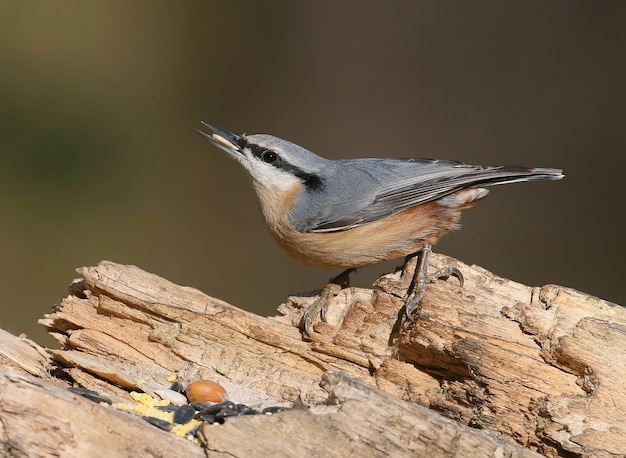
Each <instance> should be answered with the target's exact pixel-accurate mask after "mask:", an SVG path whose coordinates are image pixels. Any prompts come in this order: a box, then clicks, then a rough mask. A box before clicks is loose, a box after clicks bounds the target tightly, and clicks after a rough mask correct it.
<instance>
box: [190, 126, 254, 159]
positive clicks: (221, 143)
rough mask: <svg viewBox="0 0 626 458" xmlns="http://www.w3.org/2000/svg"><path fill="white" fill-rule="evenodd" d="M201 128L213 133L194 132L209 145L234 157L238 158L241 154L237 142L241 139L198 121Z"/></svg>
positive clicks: (219, 128)
mask: <svg viewBox="0 0 626 458" xmlns="http://www.w3.org/2000/svg"><path fill="white" fill-rule="evenodd" d="M200 122H201V123H202V125H203V126H205V127H208V128H209V129H211V130H212V131H213V133H211V134H207V133H206V132H202V131H201V130H196V132H198V133H199V134H200V135H202V136H204V137H206V138H207V139H208V140H209V141H210V142H211V143H213V144H214V145H215V146H217V147H218V148H219V149H221V150H224V151H226V152H227V153H228V154H230V155H231V156H234V157H240V155H241V154H243V153H242V151H241V147H240V146H239V143H238V141H239V140H240V138H241V137H239V135H235V134H233V133H232V132H228V131H227V130H224V129H222V128H221V127H218V126H216V125H214V124H210V123H208V122H206V121H200Z"/></svg>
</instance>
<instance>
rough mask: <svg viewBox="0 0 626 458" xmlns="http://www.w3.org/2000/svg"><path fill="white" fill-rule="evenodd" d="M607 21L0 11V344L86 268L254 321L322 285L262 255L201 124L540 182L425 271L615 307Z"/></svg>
mask: <svg viewBox="0 0 626 458" xmlns="http://www.w3.org/2000/svg"><path fill="white" fill-rule="evenodd" d="M625 23H626V3H625V2H623V1H601V2H598V1H573V0H563V1H548V2H543V1H531V2H528V1H517V2H515V1H509V2H501V1H495V0H494V1H472V2H464V1H458V2H449V1H431V2H425V1H405V2H399V1H396V2H372V1H361V0H353V1H344V2H317V1H315V2H313V1H309V2H304V1H303V2H289V1H264V2H256V1H249V2H243V1H242V2H230V1H229V2H226V1H223V2H208V1H187V2H171V1H166V0H161V1H157V0H135V1H132V2H128V1H122V0H116V1H107V2H87V1H82V0H81V1H78V0H76V1H64V2H43V1H20V2H2V4H1V5H0V38H1V40H0V68H1V71H0V155H1V158H2V160H1V163H0V190H1V192H0V236H1V238H0V256H1V259H2V264H1V268H2V270H1V272H0V293H1V296H0V297H1V298H2V304H1V307H0V326H1V327H3V328H7V329H9V330H11V331H13V332H27V333H29V334H30V335H31V336H33V337H35V338H37V339H39V340H43V337H44V332H43V330H41V329H38V327H37V326H36V325H35V321H36V319H37V318H38V317H40V316H41V315H42V314H44V313H46V312H48V311H49V310H50V307H51V306H52V304H54V303H55V302H57V301H58V299H59V298H60V297H61V296H63V295H65V294H66V286H67V285H68V284H69V281H70V279H71V278H73V276H74V275H75V274H74V272H73V269H74V268H75V267H78V266H82V265H89V264H94V263H96V262H98V261H99V260H101V259H110V260H114V261H117V262H122V263H130V264H135V265H138V266H140V267H142V268H144V269H146V270H149V271H153V272H156V273H158V274H160V275H162V276H165V277H167V278H169V279H171V280H173V281H176V282H178V283H182V284H186V285H191V286H195V287H197V288H199V289H201V290H203V291H205V292H206V293H208V294H211V295H214V296H218V297H220V298H222V299H225V300H227V301H229V302H231V303H233V304H235V305H238V306H240V307H242V308H246V309H248V310H254V311H256V312H259V313H264V314H270V313H272V311H273V310H274V309H275V307H276V306H277V305H278V304H279V303H280V301H281V300H282V299H283V298H285V296H286V295H287V294H288V293H293V292H298V291H306V290H311V289H314V288H316V287H319V286H320V285H321V284H322V283H323V282H324V281H325V280H326V279H327V278H328V277H329V276H330V275H331V274H334V273H336V272H330V271H328V272H326V271H321V270H315V269H311V268H308V267H306V266H301V265H299V264H297V263H296V262H295V261H292V260H291V259H290V258H288V257H287V256H286V255H285V254H283V253H282V252H281V251H280V250H279V248H278V247H277V246H276V245H275V244H274V243H273V241H272V239H271V238H270V236H269V235H268V233H267V231H266V230H265V228H264V225H263V222H262V219H261V216H260V212H259V210H258V207H257V203H256V197H255V196H254V194H253V192H252V189H251V186H250V184H249V180H248V178H247V176H246V175H245V173H244V172H243V171H242V170H240V168H239V166H238V165H237V164H236V163H235V162H233V161H230V160H228V159H227V158H226V157H225V154H224V153H222V152H220V151H219V150H217V149H215V148H213V147H211V146H209V145H208V144H207V142H206V141H205V140H203V139H202V138H201V137H200V136H199V135H198V134H196V133H195V132H194V130H195V129H196V128H197V127H199V120H200V119H206V120H209V121H211V122H215V123H217V124H219V125H222V126H223V127H225V128H227V129H231V130H233V131H235V132H237V133H243V132H247V133H258V132H263V133H272V134H275V135H278V136H281V137H284V138H287V139H289V140H292V141H294V142H296V143H299V144H301V145H303V146H305V147H308V148H309V149H311V150H313V151H315V152H317V153H319V154H322V155H325V156H327V157H331V158H339V157H357V156H398V157H410V156H414V157H420V156H421V157H441V158H449V159H457V160H462V161H465V162H470V163H481V164H483V163H484V164H519V165H534V166H548V167H562V168H563V169H565V172H566V175H567V178H566V179H565V180H564V181H562V182H547V183H531V184H525V185H512V186H507V187H500V188H495V189H494V190H493V191H494V192H493V193H492V194H491V195H490V196H489V197H488V198H487V199H486V200H485V201H484V202H482V203H481V204H479V205H478V206H477V207H476V208H474V209H472V210H470V211H469V212H466V213H465V216H464V220H463V221H464V230H463V231H462V232H460V233H456V234H451V235H448V236H446V237H445V238H444V239H443V240H442V241H441V243H439V244H438V245H437V247H436V251H439V252H442V253H445V254H449V255H452V256H455V257H458V258H460V259H461V260H463V261H465V262H467V263H477V264H480V265H482V266H484V267H486V268H488V269H490V270H492V271H494V272H495V273H497V274H499V275H502V276H506V277H510V278H513V279H516V280H519V281H521V282H524V283H528V284H532V285H542V284H545V283H550V282H552V283H559V284H562V285H566V286H571V287H574V288H577V289H580V290H583V291H586V292H589V293H592V294H595V295H598V296H600V297H602V298H605V299H608V300H612V301H616V302H620V303H626V293H625V292H624V288H623V282H624V268H623V259H624V256H625V255H626V250H625V247H626V244H625V243H624V217H625V213H626V212H625V205H624V204H625V201H626V192H625V191H626V186H625V185H624V176H623V175H624V162H625V160H624V155H625V146H626V133H625V121H626V116H625V113H626V108H625V106H626V104H625V103H624V102H625V92H626V90H625V83H624V81H625V76H626V75H625V72H624V62H625V57H624V56H626V46H625V44H626V43H625V41H626V28H625V27H624V24H625ZM396 264H398V263H397V262H396V263H389V264H386V265H384V266H382V267H378V268H370V269H365V271H361V272H360V273H359V274H358V275H357V276H355V277H354V279H355V282H356V284H360V285H366V284H368V282H371V280H372V279H373V278H374V277H375V275H376V274H377V273H380V272H381V271H383V270H389V269H392V268H393V267H394V266H395V265H396Z"/></svg>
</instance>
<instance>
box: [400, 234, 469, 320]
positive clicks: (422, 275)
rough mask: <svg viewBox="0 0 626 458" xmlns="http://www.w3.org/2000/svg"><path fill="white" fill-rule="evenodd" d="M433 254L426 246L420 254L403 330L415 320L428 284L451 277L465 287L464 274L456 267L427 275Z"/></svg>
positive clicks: (403, 317) (405, 310)
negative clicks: (429, 261)
mask: <svg viewBox="0 0 626 458" xmlns="http://www.w3.org/2000/svg"><path fill="white" fill-rule="evenodd" d="M431 253H432V251H431V247H430V245H427V246H425V247H424V248H423V249H422V251H421V253H420V259H419V262H418V264H417V267H416V269H415V274H414V277H413V283H412V285H413V288H412V289H411V290H410V293H409V295H408V298H407V301H406V305H405V307H404V313H403V314H402V318H401V322H400V327H401V328H402V329H404V326H405V325H406V324H407V323H411V322H412V321H414V320H415V317H416V313H415V312H416V311H417V309H418V307H419V305H420V303H421V302H422V299H423V298H424V295H425V294H426V284H427V283H434V282H436V281H439V280H442V279H443V280H447V279H448V278H450V277H456V278H457V279H458V280H459V284H460V286H461V288H462V287H463V283H464V279H463V273H462V272H461V271H460V270H459V269H457V268H456V267H444V268H442V269H439V270H438V271H437V272H435V273H434V274H432V275H427V274H426V270H427V269H428V260H429V258H430V254H431Z"/></svg>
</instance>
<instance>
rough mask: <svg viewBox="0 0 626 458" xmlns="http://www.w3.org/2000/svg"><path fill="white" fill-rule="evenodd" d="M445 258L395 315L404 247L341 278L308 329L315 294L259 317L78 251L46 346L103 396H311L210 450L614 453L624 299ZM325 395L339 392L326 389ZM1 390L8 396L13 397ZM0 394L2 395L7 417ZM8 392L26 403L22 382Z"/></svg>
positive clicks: (217, 432)
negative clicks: (365, 282)
mask: <svg viewBox="0 0 626 458" xmlns="http://www.w3.org/2000/svg"><path fill="white" fill-rule="evenodd" d="M444 264H445V265H450V264H452V265H455V266H456V267H458V268H459V269H461V271H462V272H463V274H464V276H465V278H466V282H465V286H464V287H463V288H462V289H461V288H460V287H459V286H458V284H457V283H455V282H454V280H451V281H449V282H438V283H435V284H431V285H429V287H428V292H427V294H426V297H425V298H424V300H423V302H422V304H421V307H420V310H419V314H418V318H417V319H416V321H415V322H414V323H412V324H411V325H410V326H409V327H408V328H406V329H398V327H397V323H398V316H399V313H400V311H401V309H402V306H403V304H404V301H403V298H404V296H405V294H406V290H407V288H408V286H409V282H410V279H411V277H412V271H413V269H414V268H415V266H414V265H413V264H411V265H407V266H405V267H406V268H405V271H404V272H403V271H398V272H396V273H394V274H389V275H387V276H383V277H381V279H379V280H378V281H377V284H376V289H371V290H370V289H359V288H346V289H344V290H342V291H341V292H340V293H339V294H338V295H337V296H336V297H335V298H334V299H333V300H332V303H331V304H330V309H329V312H328V314H327V320H328V323H324V322H318V323H315V324H314V329H315V332H314V333H313V335H312V336H311V338H310V339H306V340H305V339H303V338H302V335H301V333H300V331H299V329H298V324H299V322H300V319H301V317H302V312H303V308H304V307H305V306H306V305H308V304H310V303H311V302H312V301H313V300H314V299H315V297H314V296H311V297H292V298H289V300H288V301H287V303H286V304H283V305H282V306H281V307H280V308H279V310H280V312H281V314H282V316H279V317H270V318H264V317H259V316H256V315H254V314H251V313H247V312H245V311H242V310H239V309H237V308H235V307H233V306H231V305H229V304H226V303H224V302H222V301H220V300H218V299H214V298H211V297H209V296H206V295H205V294H203V293H201V292H199V291H197V290H195V289H192V288H186V287H181V286H177V285H174V284H172V283H170V282H168V281H167V280H164V279H162V278H160V277H158V276H155V275H152V274H148V273H146V272H144V271H142V270H140V269H138V268H136V267H133V266H123V265H119V264H114V263H111V262H102V263H100V264H99V265H98V266H96V267H90V268H82V269H79V274H80V276H81V278H80V279H79V280H77V281H76V282H75V283H74V284H73V285H72V288H71V295H70V296H68V297H67V298H65V299H63V301H62V302H61V304H60V305H59V306H58V307H56V308H55V310H54V311H53V313H51V314H50V315H49V316H48V317H47V318H46V319H44V320H42V323H43V324H44V325H45V326H47V327H48V329H49V332H50V333H51V335H52V336H53V337H55V338H56V339H57V340H58V341H59V342H60V343H61V345H62V348H61V349H59V350H48V352H49V354H50V355H51V357H52V359H53V360H54V364H53V366H52V367H56V368H57V372H56V374H55V375H56V376H57V377H59V371H60V373H61V375H62V376H63V377H65V378H68V379H70V380H72V381H74V382H75V383H78V384H80V385H82V386H85V387H88V388H92V389H96V390H98V391H100V392H101V393H103V394H106V395H108V396H112V397H115V398H119V399H124V398H127V397H128V390H139V391H144V392H146V393H150V394H154V392H155V390H158V389H161V388H163V387H165V386H167V385H168V384H169V382H168V381H167V380H171V376H176V377H177V378H178V379H179V380H181V381H183V382H185V383H187V382H190V381H193V380H196V379H200V378H205V379H206V378H208V379H212V380H216V381H218V382H220V383H222V384H223V385H224V386H225V387H226V388H227V390H228V392H229V394H230V396H231V398H232V399H233V400H234V401H236V402H246V403H251V402H252V403H257V404H262V405H269V404H272V403H277V402H284V401H289V402H295V401H296V399H298V397H300V399H301V400H302V402H303V403H304V404H306V405H312V406H317V407H314V408H311V409H309V410H306V409H304V410H297V411H296V410H294V411H289V412H281V413H280V414H277V415H275V416H273V417H271V418H267V417H264V416H260V417H256V416H251V417H237V418H233V419H229V420H228V421H227V422H226V423H225V424H224V425H221V426H205V427H203V428H202V435H203V437H204V439H205V447H206V450H207V451H208V452H211V451H212V452H215V453H218V452H219V453H229V454H232V455H235V456H246V455H247V451H250V450H265V451H267V452H268V453H270V452H269V451H270V449H271V450H273V453H275V454H282V455H283V456H297V455H298V454H299V453H307V454H309V455H311V454H312V455H313V456H315V455H316V453H317V454H319V456H322V455H323V456H328V455H329V453H331V452H332V453H336V454H337V456H340V455H341V456H343V455H345V454H347V452H346V449H345V448H343V447H348V446H349V447H350V448H349V449H348V450H358V451H359V453H370V454H374V455H375V454H381V455H382V454H383V453H390V454H392V455H402V454H409V453H416V452H420V453H429V454H433V455H434V456H455V455H458V456H462V455H464V454H465V452H466V451H467V450H468V449H467V448H463V447H466V446H471V447H473V448H474V452H473V453H474V454H475V456H493V455H494V454H497V453H501V454H503V456H513V455H515V456H517V455H519V456H526V455H525V454H530V453H532V452H531V451H530V450H527V449H524V448H522V447H528V448H532V449H534V450H536V451H538V452H540V453H542V454H545V455H548V456H558V455H567V454H571V455H573V456H621V455H623V454H625V453H626V396H625V395H626V390H625V388H626V382H624V380H623V377H621V374H623V373H624V370H625V369H626V310H624V309H623V308H622V307H619V306H616V305H613V304H610V303H607V302H605V301H602V300H599V299H597V298H593V297H590V296H587V295H585V294H582V293H579V292H576V291H574V290H571V289H568V288H563V287H558V286H554V285H548V286H544V287H541V288H531V287H528V286H524V285H521V284H518V283H515V282H512V281H509V280H506V279H503V278H499V277H496V276H494V275H493V274H491V273H489V272H487V271H485V270H483V269H481V268H479V267H476V266H471V267H470V266H466V265H463V264H461V263H458V262H457V261H455V260H453V259H450V258H446V257H443V256H433V258H432V261H431V265H432V268H433V269H435V268H438V267H440V266H442V265H444ZM3 348H4V346H3ZM33 348H34V347H33ZM36 352H37V354H43V355H46V352H42V350H41V349H38V350H36ZM0 354H1V353H0ZM16 359H17V360H18V361H19V358H15V357H13V358H12V359H11V360H10V361H15V360H16ZM24 361H27V362H26V363H21V364H17V366H16V365H15V364H14V363H11V362H10V363H9V365H10V366H13V367H14V369H13V370H14V371H23V370H24V368H25V367H31V368H33V367H36V366H37V364H35V363H34V362H33V361H40V362H39V366H40V367H36V369H37V371H38V372H39V373H38V375H41V374H44V373H45V368H46V367H50V364H51V363H50V362H48V361H46V360H45V359H44V360H38V359H37V358H35V357H34V354H33V355H31V356H30V359H26V358H25V359H24ZM37 371H35V372H33V371H32V370H31V371H28V372H30V373H37ZM326 371H335V372H341V373H343V374H346V375H347V376H348V377H351V378H353V379H358V380H360V381H361V382H356V381H354V380H347V379H346V378H345V377H344V376H339V375H336V374H334V372H333V373H327V375H326V376H324V373H326ZM0 375H1V376H2V377H4V378H3V379H2V380H0V383H3V384H4V385H3V389H2V393H3V394H4V392H5V391H7V390H5V389H4V388H5V387H7V389H8V387H10V386H12V385H11V384H16V383H18V382H15V380H16V379H15V377H17V376H16V375H15V374H14V373H13V372H11V373H2V374H0ZM323 376H324V377H326V382H325V385H324V386H325V388H324V387H322V386H320V381H321V380H322V377H323ZM20 377H22V378H20ZM25 377H27V376H26V375H20V376H19V377H18V379H19V380H24V378H25ZM48 378H52V377H48ZM29 380H30V379H29ZM331 381H334V382H331ZM19 383H23V384H24V386H26V387H28V386H30V385H29V384H30V383H32V382H30V381H27V382H23V381H22V382H19ZM19 383H18V384H19ZM56 383H57V385H58V384H59V382H58V381H56ZM368 385H370V386H376V387H378V389H380V390H383V391H386V392H387V393H389V394H385V393H382V392H380V391H379V390H376V389H374V388H368ZM345 386H353V387H356V388H354V390H355V393H357V392H358V394H354V395H353V396H352V397H350V396H347V397H346V396H343V397H342V396H340V395H338V394H337V387H342V388H341V389H344V388H343V387H345ZM24 390H25V391H24V392H23V393H27V389H26V388H24ZM25 396H26V395H25ZM33 396H35V395H33ZM60 398H62V396H60ZM71 398H72V399H74V400H75V398H76V396H74V395H72V396H71ZM329 399H331V400H337V401H338V402H339V404H340V407H338V408H337V407H327V406H325V405H326V404H327V403H328V401H329ZM12 402H13V404H11V406H12V407H11V409H9V410H11V411H19V410H20V409H19V408H18V404H15V402H17V401H15V400H13V401H12ZM410 403H417V404H421V405H422V406H425V407H428V408H429V409H422V408H418V407H417V406H414V405H412V404H410ZM7 405H8V404H7V400H6V397H5V396H4V395H2V396H0V420H2V422H4V421H5V420H4V419H5V418H8V417H7V415H8V414H7V412H6V411H5V410H6V406H7ZM19 405H20V406H21V408H23V409H25V410H28V409H31V410H28V411H29V412H33V415H31V416H32V417H36V415H35V413H36V412H37V408H36V407H33V406H31V405H30V403H29V400H28V396H26V399H25V400H24V401H23V402H22V404H19ZM320 405H321V406H322V407H320ZM92 406H93V407H92V409H96V410H97V409H102V410H107V408H105V407H99V406H95V405H92ZM51 408H52V407H50V409H51ZM81 408H82V404H81V407H76V409H78V410H77V412H78V411H80V409H81ZM316 409H317V410H316ZM108 410H112V409H108ZM439 414H443V415H444V416H446V417H448V418H450V419H453V420H454V421H451V422H450V421H446V420H444V419H442V418H441V416H440V415H439ZM116 415H119V412H117V413H116ZM125 415H126V416H128V414H125ZM56 418H57V419H60V418H63V416H62V415H61V414H59V415H57V416H56ZM115 418H117V417H115ZM405 419H408V420H405ZM31 420H32V419H31ZM33 421H34V420H33ZM70 422H71V421H70ZM42 423H43V422H42ZM101 423H102V424H104V420H102V421H101ZM394 425H395V426H394ZM466 425H468V426H470V427H471V428H467V426H466ZM110 427H113V426H110ZM144 427H145V428H152V429H153V430H155V431H156V432H153V434H158V435H165V436H168V435H167V433H164V432H161V431H159V430H156V428H153V427H152V426H151V425H148V424H145V425H144ZM479 429H480V430H482V431H478V430H479ZM7 431H8V430H7V428H6V427H5V428H4V430H3V431H2V433H1V434H0V437H2V440H3V443H5V444H6V443H7V442H10V443H15V444H19V445H20V447H22V446H23V447H24V448H23V450H27V449H28V447H27V446H26V445H24V444H23V443H22V442H20V439H19V437H18V435H15V434H8V433H7ZM253 431H257V432H258V431H266V432H267V434H257V435H252V432H253ZM293 431H300V433H299V434H295V433H288V432H293ZM302 431H306V432H307V433H306V434H302V433H301V432H302ZM169 436H171V435H169ZM257 436H258V437H257ZM261 436H263V437H261ZM64 437H65V438H67V436H64ZM246 437H247V439H248V441H247V442H246V441H245V440H244V439H245V438H246ZM72 440H74V441H87V442H90V441H92V438H91V436H89V435H84V436H76V435H75V436H73V437H72ZM170 440H174V439H170ZM502 441H507V443H504V442H502ZM176 442H184V441H183V440H182V439H180V440H177V441H176ZM154 443H155V444H156V442H154ZM28 444H32V442H29V443H28ZM459 444H460V445H459ZM468 444H469V445H468ZM515 444H517V445H515ZM187 446H188V444H185V447H187ZM194 447H196V446H194ZM267 447H270V448H267ZM272 447H273V448H272ZM20 450H22V449H20ZM120 450H121V449H120ZM127 450H130V449H127ZM181 450H183V449H182V448H181ZM185 450H186V449H185ZM365 450H367V452H366V451H365ZM167 454H168V453H164V455H167ZM66 455H67V456H72V455H71V454H66ZM122 455H123V453H122ZM169 456H175V455H171V454H170V455H169ZM192 456H193V455H192ZM248 456H249V453H248ZM331 456H332V454H331ZM529 456H530V455H529Z"/></svg>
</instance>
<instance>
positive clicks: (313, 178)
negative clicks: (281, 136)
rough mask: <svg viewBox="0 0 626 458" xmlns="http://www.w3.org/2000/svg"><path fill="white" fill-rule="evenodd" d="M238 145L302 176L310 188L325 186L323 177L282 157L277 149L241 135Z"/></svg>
mask: <svg viewBox="0 0 626 458" xmlns="http://www.w3.org/2000/svg"><path fill="white" fill-rule="evenodd" d="M237 145H238V146H239V147H240V148H242V149H243V148H248V149H250V151H251V152H252V154H253V155H254V156H256V157H258V158H259V159H261V160H262V161H263V162H265V163H267V164H271V165H272V166H274V167H276V168H277V169H281V170H284V171H285V172H287V173H290V174H292V175H294V176H296V177H298V178H300V179H301V180H302V182H303V183H304V185H305V186H306V187H308V188H309V189H312V190H316V191H317V190H320V189H321V188H322V187H323V180H322V179H321V177H319V176H318V175H315V174H312V173H307V172H305V171H304V170H302V169H301V168H300V167H298V166H295V165H293V164H290V163H289V162H287V161H285V160H284V159H282V158H281V157H280V155H279V154H278V153H277V152H276V151H272V150H270V149H267V148H263V147H261V146H259V145H255V144H254V143H249V142H248V141H247V140H246V138H245V137H239V139H238V140H237Z"/></svg>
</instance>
